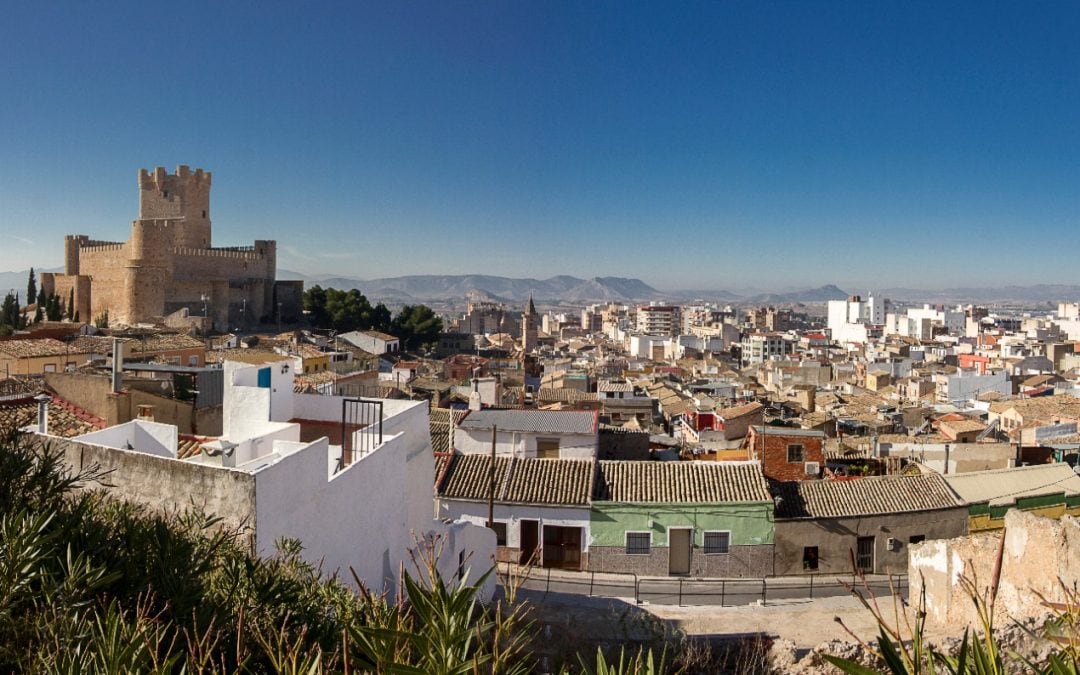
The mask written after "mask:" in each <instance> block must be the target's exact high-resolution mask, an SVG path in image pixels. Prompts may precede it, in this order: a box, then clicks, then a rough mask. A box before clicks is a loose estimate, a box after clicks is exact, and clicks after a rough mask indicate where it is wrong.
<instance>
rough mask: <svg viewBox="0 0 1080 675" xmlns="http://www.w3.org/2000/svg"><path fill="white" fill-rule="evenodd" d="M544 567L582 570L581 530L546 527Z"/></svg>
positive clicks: (576, 528)
mask: <svg viewBox="0 0 1080 675" xmlns="http://www.w3.org/2000/svg"><path fill="white" fill-rule="evenodd" d="M544 567H556V568H561V569H564V570H580V569H581V528H580V527H560V526H557V525H545V526H544Z"/></svg>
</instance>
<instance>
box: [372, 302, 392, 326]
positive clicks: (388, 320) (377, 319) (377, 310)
mask: <svg viewBox="0 0 1080 675" xmlns="http://www.w3.org/2000/svg"><path fill="white" fill-rule="evenodd" d="M392 326H393V316H392V315H391V314H390V310H389V309H387V307H386V305H384V304H382V303H381V302H380V303H379V304H377V305H375V306H374V307H372V308H371V320H370V322H369V326H368V327H369V328H373V329H375V330H381V331H383V332H387V333H388V332H390V331H391V330H392Z"/></svg>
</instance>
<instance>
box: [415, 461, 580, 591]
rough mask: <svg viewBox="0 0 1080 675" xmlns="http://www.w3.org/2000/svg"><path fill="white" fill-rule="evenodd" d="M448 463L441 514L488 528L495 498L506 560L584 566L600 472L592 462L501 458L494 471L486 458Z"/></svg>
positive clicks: (496, 525)
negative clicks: (596, 475) (594, 484)
mask: <svg viewBox="0 0 1080 675" xmlns="http://www.w3.org/2000/svg"><path fill="white" fill-rule="evenodd" d="M444 461H445V462H446V467H445V468H444V470H442V471H441V472H440V475H439V482H438V484H437V485H436V489H437V492H438V501H439V514H440V515H441V516H443V517H446V518H449V519H451V520H455V521H456V520H466V521H468V522H471V523H475V524H477V525H483V524H486V523H487V518H488V500H489V499H491V500H492V501H493V502H494V514H493V515H494V519H493V520H494V530H495V533H496V537H497V543H498V547H499V548H498V551H499V553H498V557H499V560H500V561H502V560H507V561H511V562H516V563H522V564H525V563H528V562H530V561H532V562H533V563H534V564H536V565H537V566H540V567H556V568H563V569H571V570H577V569H583V568H584V562H585V559H586V557H587V556H588V550H589V539H590V528H589V525H590V504H591V499H592V489H593V477H594V473H595V472H594V462H593V461H592V460H584V459H567V460H558V461H555V460H538V459H522V458H511V457H505V456H503V457H497V458H496V459H495V464H494V467H492V463H491V462H492V460H491V458H490V457H489V456H484V455H454V456H452V457H448V458H445V460H444ZM493 469H494V471H493ZM492 474H494V477H495V480H494V481H492V479H491V478H492Z"/></svg>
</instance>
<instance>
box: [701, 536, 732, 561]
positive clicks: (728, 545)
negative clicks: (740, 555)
mask: <svg viewBox="0 0 1080 675" xmlns="http://www.w3.org/2000/svg"><path fill="white" fill-rule="evenodd" d="M710 534H723V535H727V540H726V542H725V543H726V546H725V547H724V550H723V551H710V550H709V535H710ZM701 549H702V550H703V551H704V552H705V555H727V554H728V553H731V530H705V531H704V532H702V533H701Z"/></svg>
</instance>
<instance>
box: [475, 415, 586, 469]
mask: <svg viewBox="0 0 1080 675" xmlns="http://www.w3.org/2000/svg"><path fill="white" fill-rule="evenodd" d="M598 420H599V414H598V413H597V412H581V411H576V410H474V411H472V412H470V413H469V414H468V416H466V417H465V419H463V420H461V421H460V422H459V423H458V426H457V430H456V431H455V432H454V450H456V451H457V452H461V453H464V454H491V440H492V439H491V436H492V430H493V429H494V430H495V453H496V454H497V455H510V456H512V457H530V458H531V457H536V458H539V459H558V458H561V459H595V458H596V453H597V448H598V447H599V443H600V440H599V439H600V437H599V423H598Z"/></svg>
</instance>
